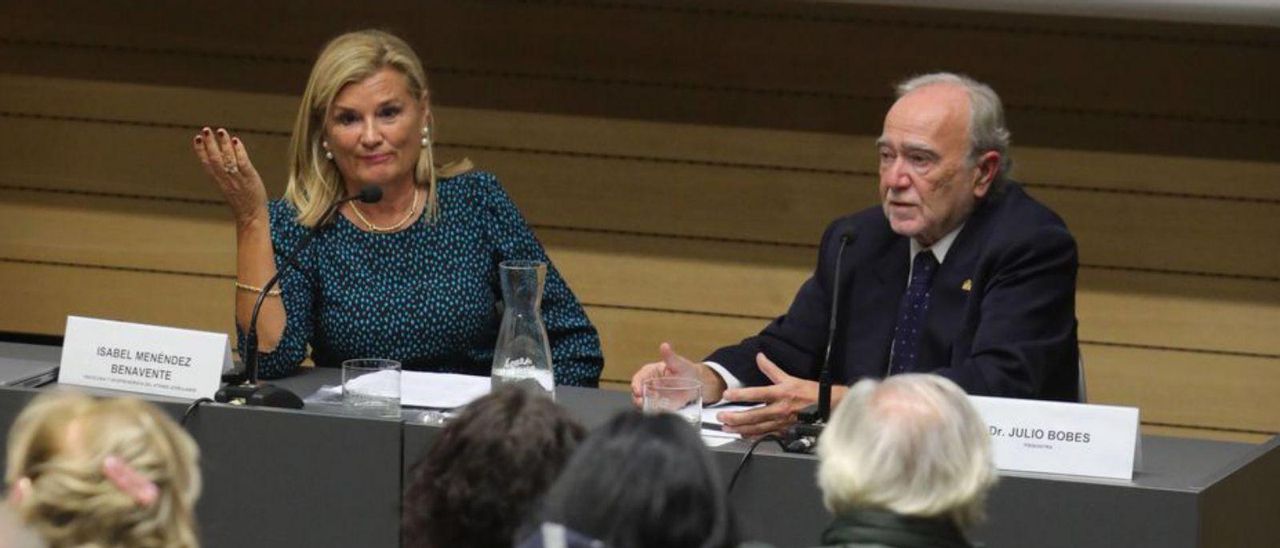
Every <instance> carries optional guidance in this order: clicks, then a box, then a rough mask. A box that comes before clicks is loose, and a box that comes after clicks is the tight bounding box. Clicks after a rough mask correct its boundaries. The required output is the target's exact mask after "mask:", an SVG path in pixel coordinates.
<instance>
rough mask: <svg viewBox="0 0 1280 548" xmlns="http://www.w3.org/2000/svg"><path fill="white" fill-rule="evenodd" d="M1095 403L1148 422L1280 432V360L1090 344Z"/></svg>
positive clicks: (1086, 351)
mask: <svg viewBox="0 0 1280 548" xmlns="http://www.w3.org/2000/svg"><path fill="white" fill-rule="evenodd" d="M1081 353H1082V354H1083V356H1084V365H1085V371H1086V378H1087V381H1088V391H1089V401H1090V402H1093V403H1109V404H1117V405H1129V406H1134V407H1138V408H1140V409H1141V410H1142V411H1141V413H1142V420H1143V422H1153V423H1160V424H1164V425H1194V426H1199V427H1211V428H1226V429H1239V430H1253V431H1261V432H1277V431H1280V399H1277V398H1276V397H1275V394H1277V393H1280V375H1276V374H1275V371H1276V367H1280V359H1277V358H1275V357H1271V358H1253V357H1245V356H1211V355H1204V354H1197V353H1191V352H1173V351H1162V350H1151V349H1143V348H1122V347H1110V346H1100V345H1093V344H1085V345H1082V347H1081Z"/></svg>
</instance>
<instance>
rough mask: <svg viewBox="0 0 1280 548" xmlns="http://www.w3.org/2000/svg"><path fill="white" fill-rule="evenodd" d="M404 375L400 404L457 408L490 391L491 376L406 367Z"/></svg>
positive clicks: (401, 381)
mask: <svg viewBox="0 0 1280 548" xmlns="http://www.w3.org/2000/svg"><path fill="white" fill-rule="evenodd" d="M401 375H402V376H401V377H400V405H403V406H406V407H434V408H437V409H453V408H455V407H462V406H464V405H466V404H468V403H471V402H472V401H474V400H476V399H477V398H480V397H481V396H484V395H485V394H488V393H489V383H490V380H489V377H480V376H477V375H461V374H458V373H428V372H425V371H405V372H403V373H402V374H401Z"/></svg>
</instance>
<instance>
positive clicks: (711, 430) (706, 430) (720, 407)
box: [702, 403, 764, 447]
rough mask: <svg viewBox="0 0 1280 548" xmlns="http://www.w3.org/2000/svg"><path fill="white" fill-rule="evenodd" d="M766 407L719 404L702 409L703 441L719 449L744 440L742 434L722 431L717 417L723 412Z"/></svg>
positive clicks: (747, 404) (745, 404)
mask: <svg viewBox="0 0 1280 548" xmlns="http://www.w3.org/2000/svg"><path fill="white" fill-rule="evenodd" d="M762 405H764V404H763V403H717V404H715V405H709V406H707V407H704V408H703V409H702V441H704V442H706V444H707V446H709V447H719V446H721V445H724V444H726V443H729V442H731V441H733V440H740V439H742V435H741V434H734V433H732V432H725V431H722V430H721V429H720V425H721V422H720V419H718V418H716V415H718V414H720V413H721V412H723V411H729V412H734V411H746V410H748V409H755V408H757V407H760V406H762Z"/></svg>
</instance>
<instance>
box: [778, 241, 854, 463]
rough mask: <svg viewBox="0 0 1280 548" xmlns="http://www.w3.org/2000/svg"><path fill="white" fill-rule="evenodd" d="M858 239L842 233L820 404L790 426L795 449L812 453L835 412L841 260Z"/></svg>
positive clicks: (790, 443)
mask: <svg viewBox="0 0 1280 548" xmlns="http://www.w3.org/2000/svg"><path fill="white" fill-rule="evenodd" d="M857 240H858V235H857V233H851V232H846V233H844V234H841V235H840V250H839V251H837V252H836V266H835V272H833V273H832V275H831V278H832V281H831V315H830V317H829V318H828V321H827V349H826V352H825V353H824V354H823V355H822V363H821V364H820V366H819V367H820V368H819V369H818V408H817V410H816V411H815V410H813V408H812V406H811V407H810V408H808V409H806V410H805V411H804V412H801V413H800V423H799V424H796V425H795V426H793V427H792V428H790V429H788V432H787V436H786V437H787V439H788V440H789V441H787V442H785V443H784V444H783V449H785V450H787V451H789V452H794V453H812V452H813V450H814V449H815V448H816V447H817V445H818V436H819V435H821V434H822V429H823V428H824V427H825V426H826V423H827V418H828V417H830V416H831V345H832V343H834V342H835V340H836V311H837V307H838V306H839V304H840V263H841V261H842V260H843V259H844V250H845V248H846V247H848V245H849V244H850V243H854V242H856V241H857Z"/></svg>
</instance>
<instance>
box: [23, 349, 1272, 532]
mask: <svg viewBox="0 0 1280 548" xmlns="http://www.w3.org/2000/svg"><path fill="white" fill-rule="evenodd" d="M59 354H60V353H59V352H58V351H55V350H53V349H52V348H51V347H44V348H41V347H38V346H36V345H17V344H13V343H0V355H9V356H16V357H21V358H24V359H47V360H50V361H56V360H57V359H58V356H59ZM339 376H340V373H339V372H338V371H337V370H336V369H304V370H302V371H301V372H300V373H299V374H298V375H296V376H294V377H292V378H289V379H285V380H281V381H276V383H277V384H279V385H280V386H283V387H286V388H289V389H291V390H293V391H294V392H295V393H297V394H298V395H299V396H306V395H308V394H310V393H312V392H314V391H315V389H316V388H319V387H320V386H321V385H323V384H337V382H338V377H339ZM93 392H101V393H112V394H119V393H115V392H113V391H93ZM36 393H37V392H36V391H34V390H29V389H20V388H7V389H6V388H0V423H3V428H6V429H7V428H8V426H9V424H11V423H12V421H13V418H14V417H15V416H16V415H17V413H18V412H19V411H20V410H21V408H22V406H23V405H25V404H26V403H27V401H29V400H30V399H31V397H33V395H34V394H36ZM148 399H150V400H152V401H156V402H157V403H159V404H160V405H161V406H162V407H163V408H165V409H166V410H167V411H168V412H170V413H172V414H174V415H175V416H177V415H180V414H181V412H182V410H183V409H184V408H185V404H183V403H181V402H176V401H174V400H170V399H165V398H151V397H149V398H148ZM557 401H558V402H559V403H561V404H563V405H565V406H566V408H568V409H569V411H570V413H571V414H572V415H573V416H574V417H575V418H577V419H578V420H580V421H582V422H583V424H584V425H586V426H587V427H589V428H595V427H597V426H599V425H600V424H602V423H604V422H605V421H606V420H608V418H609V417H611V416H612V415H613V414H614V413H616V412H618V411H619V410H623V409H628V408H630V406H631V403H630V398H629V396H628V395H627V394H624V393H619V392H609V391H601V390H590V389H581V388H572V387H562V388H560V389H558V390H557ZM416 418H417V411H415V410H408V409H407V410H406V411H405V413H404V415H403V419H404V420H403V422H400V421H394V420H380V419H371V418H363V417H353V416H348V415H345V414H344V412H343V411H342V408H341V407H340V406H335V405H309V406H308V408H307V409H304V410H301V411H284V410H273V409H248V408H239V407H234V406H225V405H208V406H205V407H202V408H201V409H200V410H199V411H198V412H197V414H196V415H195V417H194V418H193V419H192V421H191V423H190V424H189V428H190V429H191V432H192V433H193V435H194V436H195V437H196V440H197V441H198V442H199V443H200V447H201V451H202V452H203V462H202V465H203V468H204V478H205V482H206V486H205V494H204V496H203V497H202V499H201V501H200V505H199V508H198V511H199V516H198V517H199V519H200V523H201V527H202V530H203V536H204V538H205V539H206V545H208V546H213V547H215V548H216V547H219V546H311V545H321V546H339V545H357V546H396V545H398V541H399V538H398V537H399V526H398V524H399V504H400V503H399V501H400V493H401V485H402V482H403V481H404V478H405V477H406V476H405V474H407V471H408V467H409V466H411V465H412V464H414V463H416V462H417V460H418V459H420V458H421V456H422V454H423V453H424V452H425V450H426V448H427V447H429V446H430V444H431V443H432V442H433V441H434V439H435V437H436V436H437V435H438V434H439V428H438V427H433V426H425V425H422V424H418V423H416V422H415V419H416ZM1278 445H1280V439H1273V440H1271V441H1270V442H1268V443H1266V444H1261V445H1250V444H1241V443H1224V442H1214V441H1206V440H1188V439H1177V438H1162V437H1154V436H1145V437H1143V457H1144V461H1143V463H1142V466H1141V468H1140V469H1139V471H1138V472H1137V473H1136V474H1135V476H1134V479H1133V481H1131V482H1129V481H1115V480H1105V479H1095V478H1080V477H1067V476H1053V475H1044V474H1015V473H1005V474H1002V477H1001V479H1000V483H999V484H998V485H997V486H996V489H995V490H994V491H993V492H992V494H991V498H990V500H989V504H988V514H989V515H990V520H989V522H988V523H987V524H985V525H983V526H981V527H980V528H979V529H978V530H977V531H975V538H976V539H977V540H980V541H984V542H986V543H987V545H988V546H992V547H996V548H1000V547H1006V546H1010V547H1011V546H1037V547H1050V548H1053V547H1059V546H1061V547H1068V546H1070V547H1078V546H1090V547H1095V546H1097V547H1109V546H1124V547H1145V546H1152V547H1161V548H1166V547H1173V548H1180V547H1210V548H1216V547H1220V546H1221V547H1228V546H1280V519H1276V517H1277V516H1280V447H1278ZM747 446H748V445H747V443H746V442H742V441H737V442H734V443H731V444H729V445H725V446H722V447H718V448H716V449H714V450H713V451H712V454H713V458H714V461H715V463H716V465H717V467H718V469H719V470H720V472H721V473H722V477H723V478H725V479H726V480H727V479H728V478H729V476H730V475H731V474H732V472H733V470H734V468H735V467H736V466H737V465H738V462H739V460H740V459H741V457H742V455H743V453H744V452H745V451H746V448H747ZM816 465H817V461H816V459H815V458H814V457H811V456H807V455H789V454H785V453H782V452H781V451H780V450H779V449H778V448H777V446H776V444H772V443H766V444H763V445H761V446H760V447H759V449H758V450H757V451H756V454H755V455H754V456H753V457H752V459H751V461H750V462H749V463H748V464H747V466H746V468H745V469H744V470H743V473H742V475H741V477H740V478H739V480H738V485H737V486H736V487H735V490H734V492H733V493H732V497H733V501H734V506H735V508H736V509H737V510H738V512H739V517H740V518H741V524H742V526H743V529H744V532H745V533H746V535H747V537H748V538H753V539H759V540H764V541H767V542H771V543H774V544H775V545H777V546H779V547H780V548H783V547H788V546H809V545H812V544H814V543H815V542H816V541H817V538H818V535H819V534H820V532H821V531H822V529H823V528H824V527H825V526H826V525H827V522H828V520H829V519H830V518H829V515H828V513H827V512H826V510H825V509H824V508H823V507H822V502H821V496H820V494H819V492H818V489H817V486H816V484H815V476H814V474H815V472H816Z"/></svg>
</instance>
